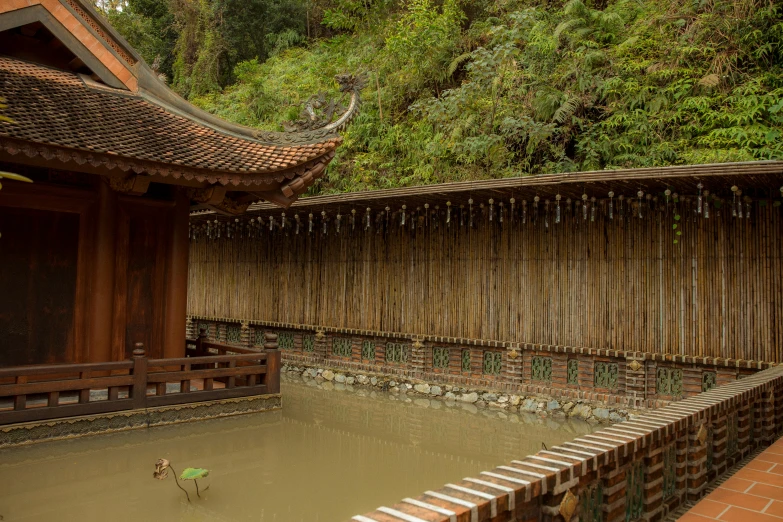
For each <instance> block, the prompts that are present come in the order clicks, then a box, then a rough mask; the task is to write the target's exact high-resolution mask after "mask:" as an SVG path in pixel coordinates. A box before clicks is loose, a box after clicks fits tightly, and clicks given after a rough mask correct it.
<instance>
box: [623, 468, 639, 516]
mask: <svg viewBox="0 0 783 522" xmlns="http://www.w3.org/2000/svg"><path fill="white" fill-rule="evenodd" d="M642 513H644V463H642V462H633V463H631V465H630V466H629V467H628V470H627V471H626V476H625V522H631V520H637V519H639V518H641V516H642Z"/></svg>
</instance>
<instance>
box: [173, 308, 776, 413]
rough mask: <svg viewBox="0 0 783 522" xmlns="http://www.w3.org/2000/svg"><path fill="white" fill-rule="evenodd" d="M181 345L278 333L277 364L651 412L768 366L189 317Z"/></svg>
mask: <svg viewBox="0 0 783 522" xmlns="http://www.w3.org/2000/svg"><path fill="white" fill-rule="evenodd" d="M186 328H187V335H188V337H191V338H192V337H195V336H196V335H198V331H199V329H204V330H205V331H206V333H207V336H208V337H209V338H210V339H214V340H216V341H219V342H222V343H227V344H237V345H241V346H245V347H250V348H252V347H261V345H262V344H263V337H264V333H265V332H274V333H277V334H278V335H279V338H278V343H279V345H280V349H281V352H282V354H283V357H282V358H283V362H284V363H289V364H302V365H311V366H322V367H329V368H334V369H343V370H346V371H353V372H362V371H364V372H368V373H378V374H385V375H397V376H404V377H408V378H414V379H421V380H424V381H428V382H432V383H446V384H454V385H465V386H472V387H486V388H494V389H499V390H503V391H507V392H518V393H541V394H546V395H551V396H555V397H562V398H569V399H584V400H592V401H602V402H605V403H607V404H610V405H620V406H626V407H631V408H655V407H660V406H663V405H666V404H668V403H669V402H671V401H673V400H679V399H683V398H687V397H692V396H694V395H697V394H699V393H701V392H702V391H705V390H709V389H712V388H713V387H715V386H718V385H721V384H726V383H730V382H733V381H736V380H737V379H741V378H744V377H747V376H750V375H753V374H754V373H756V372H758V371H759V370H762V369H765V368H768V367H769V366H770V365H769V364H768V363H759V362H752V361H738V360H733V359H717V358H710V357H690V356H671V355H660V354H649V353H640V352H623V351H616V350H603V349H590V348H580V347H569V346H552V345H534V344H520V343H513V342H499V341H487V340H477V339H460V338H452V337H439V336H426V335H425V336H414V335H406V334H400V333H393V332H373V331H367V330H355V329H347V328H328V327H318V326H308V325H294V324H284V323H272V322H262V321H245V320H240V319H233V318H208V317H200V316H190V317H189V318H188V321H187V327H186Z"/></svg>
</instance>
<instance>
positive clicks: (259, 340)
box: [253, 328, 264, 346]
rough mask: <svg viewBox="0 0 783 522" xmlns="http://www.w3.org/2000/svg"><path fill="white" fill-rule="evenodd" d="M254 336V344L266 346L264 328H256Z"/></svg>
mask: <svg viewBox="0 0 783 522" xmlns="http://www.w3.org/2000/svg"><path fill="white" fill-rule="evenodd" d="M253 337H254V338H253V346H264V330H262V329H261V328H256V329H255V335H254V336H253Z"/></svg>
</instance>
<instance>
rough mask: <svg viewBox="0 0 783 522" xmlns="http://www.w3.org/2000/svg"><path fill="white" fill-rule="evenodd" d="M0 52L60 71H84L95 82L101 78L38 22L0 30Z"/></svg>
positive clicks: (82, 72)
mask: <svg viewBox="0 0 783 522" xmlns="http://www.w3.org/2000/svg"><path fill="white" fill-rule="evenodd" d="M0 49H2V51H0V52H1V53H2V54H4V55H6V56H10V57H11V58H17V59H19V60H25V61H28V62H33V63H39V64H41V65H46V66H48V67H54V68H56V69H61V70H63V71H70V72H75V73H81V74H86V75H88V76H90V77H91V78H92V79H93V80H95V81H101V79H100V78H99V77H98V76H97V75H96V74H94V73H93V71H92V70H91V69H90V68H89V67H87V66H86V65H85V64H84V62H83V61H82V60H81V59H80V58H79V57H78V56H76V55H75V54H73V53H72V52H71V50H70V49H68V47H66V46H65V45H64V44H63V43H62V42H61V41H60V40H59V39H58V38H57V37H56V36H54V35H53V34H52V33H51V31H49V30H48V29H47V28H46V26H44V25H43V24H42V23H41V22H33V23H31V24H26V25H21V26H19V27H14V28H13V29H8V30H6V31H2V32H0Z"/></svg>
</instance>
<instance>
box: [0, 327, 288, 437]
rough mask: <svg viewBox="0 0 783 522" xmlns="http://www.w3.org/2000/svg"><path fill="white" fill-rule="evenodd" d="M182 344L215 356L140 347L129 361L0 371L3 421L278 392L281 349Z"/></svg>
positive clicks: (0, 415)
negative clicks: (153, 352) (161, 353)
mask: <svg viewBox="0 0 783 522" xmlns="http://www.w3.org/2000/svg"><path fill="white" fill-rule="evenodd" d="M187 344H188V345H189V347H190V348H189V351H192V352H200V353H205V354H209V353H215V352H217V353H218V355H203V356H198V357H183V358H178V359H148V358H147V357H146V354H145V352H144V349H143V347H142V346H140V344H139V345H137V348H136V350H134V352H133V359H132V360H130V361H117V362H107V363H90V364H55V365H34V366H18V367H11V368H2V369H0V425H4V424H13V423H18V422H30V421H39V420H46V419H54V418H63V417H72V416H77V415H94V414H101V413H112V412H119V411H126V410H137V409H144V408H151V407H155V406H168V405H174V404H188V403H194V402H201V401H210V400H219V399H228V398H233V397H246V396H253V395H264V394H269V393H278V392H279V391H280V352H279V351H277V350H264V351H257V350H243V349H241V348H236V347H230V346H223V345H220V344H218V343H209V342H206V341H205V340H204V339H203V338H198V339H194V340H188V342H187ZM227 352H228V353H227ZM239 352H241V353H239Z"/></svg>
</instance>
